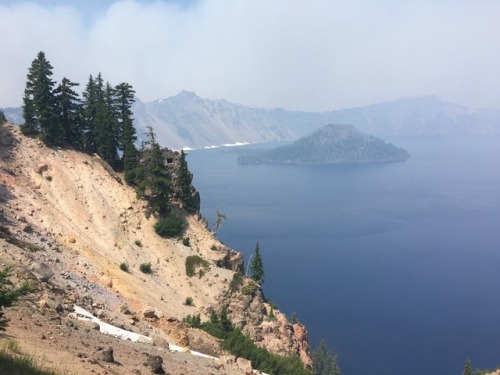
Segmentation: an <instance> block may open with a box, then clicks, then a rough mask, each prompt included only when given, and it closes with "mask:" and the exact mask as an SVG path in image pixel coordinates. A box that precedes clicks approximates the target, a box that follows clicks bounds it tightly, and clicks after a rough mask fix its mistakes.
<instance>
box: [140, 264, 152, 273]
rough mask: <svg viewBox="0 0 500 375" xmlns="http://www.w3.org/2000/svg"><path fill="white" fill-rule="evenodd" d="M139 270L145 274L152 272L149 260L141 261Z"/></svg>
mask: <svg viewBox="0 0 500 375" xmlns="http://www.w3.org/2000/svg"><path fill="white" fill-rule="evenodd" d="M139 270H140V271H141V272H142V273H146V274H150V273H153V270H152V269H151V262H148V263H141V265H140V266H139Z"/></svg>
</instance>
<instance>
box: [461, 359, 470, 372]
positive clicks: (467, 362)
mask: <svg viewBox="0 0 500 375" xmlns="http://www.w3.org/2000/svg"><path fill="white" fill-rule="evenodd" d="M462 375H472V365H471V363H470V360H469V359H468V360H467V361H466V362H465V367H464V370H463V371H462Z"/></svg>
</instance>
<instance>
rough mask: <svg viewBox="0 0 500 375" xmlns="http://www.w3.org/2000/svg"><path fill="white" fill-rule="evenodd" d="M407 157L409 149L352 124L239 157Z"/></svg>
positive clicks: (248, 160) (284, 160)
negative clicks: (363, 130)
mask: <svg viewBox="0 0 500 375" xmlns="http://www.w3.org/2000/svg"><path fill="white" fill-rule="evenodd" d="M249 151H250V150H249ZM408 157H409V154H408V152H407V151H406V150H404V149H402V148H399V147H396V146H394V145H393V144H391V143H387V142H384V141H383V140H381V139H380V138H377V137H374V136H372V135H370V134H366V133H363V132H362V131H360V130H358V129H356V128H355V127H354V126H352V125H343V124H331V125H327V126H325V127H323V128H321V129H319V130H317V131H316V132H314V133H312V134H311V135H308V136H305V137H302V138H300V139H298V140H297V141H295V142H293V143H292V144H289V145H286V146H280V147H276V148H274V149H270V150H258V151H257V150H253V151H250V152H246V153H245V154H244V155H241V156H239V157H238V163H240V164H260V163H271V164H360V163H382V162H395V161H405V160H406V159H408Z"/></svg>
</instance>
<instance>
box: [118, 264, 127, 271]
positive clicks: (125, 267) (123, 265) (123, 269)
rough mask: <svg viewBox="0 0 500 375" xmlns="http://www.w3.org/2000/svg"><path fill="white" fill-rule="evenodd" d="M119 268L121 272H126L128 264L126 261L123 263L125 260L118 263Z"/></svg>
mask: <svg viewBox="0 0 500 375" xmlns="http://www.w3.org/2000/svg"><path fill="white" fill-rule="evenodd" d="M120 269H121V270H122V271H123V272H128V264H127V263H125V262H122V263H120Z"/></svg>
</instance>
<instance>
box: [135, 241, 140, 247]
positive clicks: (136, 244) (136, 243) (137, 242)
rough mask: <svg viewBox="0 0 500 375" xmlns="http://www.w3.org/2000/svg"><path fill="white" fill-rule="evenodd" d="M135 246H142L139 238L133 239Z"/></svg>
mask: <svg viewBox="0 0 500 375" xmlns="http://www.w3.org/2000/svg"><path fill="white" fill-rule="evenodd" d="M134 244H135V246H138V247H142V242H141V240H135V241H134Z"/></svg>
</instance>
